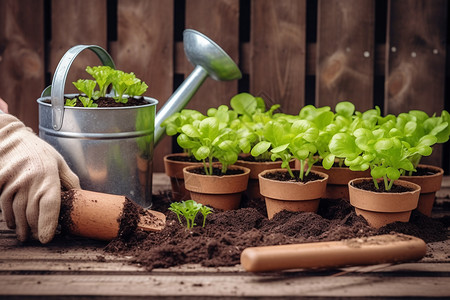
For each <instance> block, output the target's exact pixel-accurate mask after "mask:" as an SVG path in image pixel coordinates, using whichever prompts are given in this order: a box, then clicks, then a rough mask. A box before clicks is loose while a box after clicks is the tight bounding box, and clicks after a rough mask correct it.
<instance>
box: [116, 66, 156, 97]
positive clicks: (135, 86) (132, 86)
mask: <svg viewBox="0 0 450 300" xmlns="http://www.w3.org/2000/svg"><path fill="white" fill-rule="evenodd" d="M111 83H112V86H113V89H114V90H115V93H116V95H115V96H113V98H114V99H115V100H116V102H121V103H127V102H128V97H125V96H124V95H125V94H127V95H128V96H139V95H142V94H143V93H145V91H146V90H147V88H148V86H147V84H145V83H144V82H142V81H141V80H140V79H139V78H137V77H136V75H134V73H132V72H131V73H125V72H123V71H120V70H115V72H114V73H113V74H112V75H111Z"/></svg>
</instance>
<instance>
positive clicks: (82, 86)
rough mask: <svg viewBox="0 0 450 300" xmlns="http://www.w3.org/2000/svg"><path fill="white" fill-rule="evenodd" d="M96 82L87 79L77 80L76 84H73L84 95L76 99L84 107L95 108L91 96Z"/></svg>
mask: <svg viewBox="0 0 450 300" xmlns="http://www.w3.org/2000/svg"><path fill="white" fill-rule="evenodd" d="M96 84H97V83H96V82H95V81H94V80H89V79H84V80H83V79H78V80H77V81H76V82H74V83H73V85H75V87H76V88H77V89H78V90H79V91H80V92H82V93H84V94H85V95H86V97H84V96H79V97H78V99H79V100H80V101H81V103H83V106H84V107H97V104H95V103H94V100H93V99H92V96H93V95H94V89H95V86H96Z"/></svg>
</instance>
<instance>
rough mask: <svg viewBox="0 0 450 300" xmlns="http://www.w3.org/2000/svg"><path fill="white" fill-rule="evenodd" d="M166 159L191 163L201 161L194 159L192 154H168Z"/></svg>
mask: <svg viewBox="0 0 450 300" xmlns="http://www.w3.org/2000/svg"><path fill="white" fill-rule="evenodd" d="M167 159H168V160H173V161H182V162H193V163H200V162H201V161H198V160H196V159H195V157H194V156H188V155H186V156H183V155H173V156H169V157H167Z"/></svg>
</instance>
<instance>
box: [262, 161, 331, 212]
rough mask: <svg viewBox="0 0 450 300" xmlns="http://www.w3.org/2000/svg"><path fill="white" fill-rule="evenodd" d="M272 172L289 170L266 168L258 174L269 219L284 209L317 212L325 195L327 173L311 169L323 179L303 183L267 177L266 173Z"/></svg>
mask: <svg viewBox="0 0 450 300" xmlns="http://www.w3.org/2000/svg"><path fill="white" fill-rule="evenodd" d="M270 172H287V170H286V169H273V170H266V171H263V172H261V173H259V175H258V178H259V186H260V191H261V195H263V196H264V198H265V201H266V208H267V216H268V218H269V219H272V218H273V216H274V215H275V214H276V213H278V212H280V211H282V210H287V211H309V212H317V209H318V208H319V201H320V198H322V197H323V195H325V189H326V186H327V180H328V175H327V174H325V173H321V172H317V171H311V172H312V173H315V174H317V175H320V176H321V177H322V179H320V180H314V181H309V182H306V183H303V182H297V181H279V180H273V179H268V178H265V177H264V175H265V174H267V173H270Z"/></svg>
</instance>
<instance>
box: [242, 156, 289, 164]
mask: <svg viewBox="0 0 450 300" xmlns="http://www.w3.org/2000/svg"><path fill="white" fill-rule="evenodd" d="M238 159H239V160H243V161H247V162H272V160H270V159H269V160H267V159H258V158H257V157H254V156H253V155H239V158H238ZM277 161H281V160H279V159H277Z"/></svg>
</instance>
